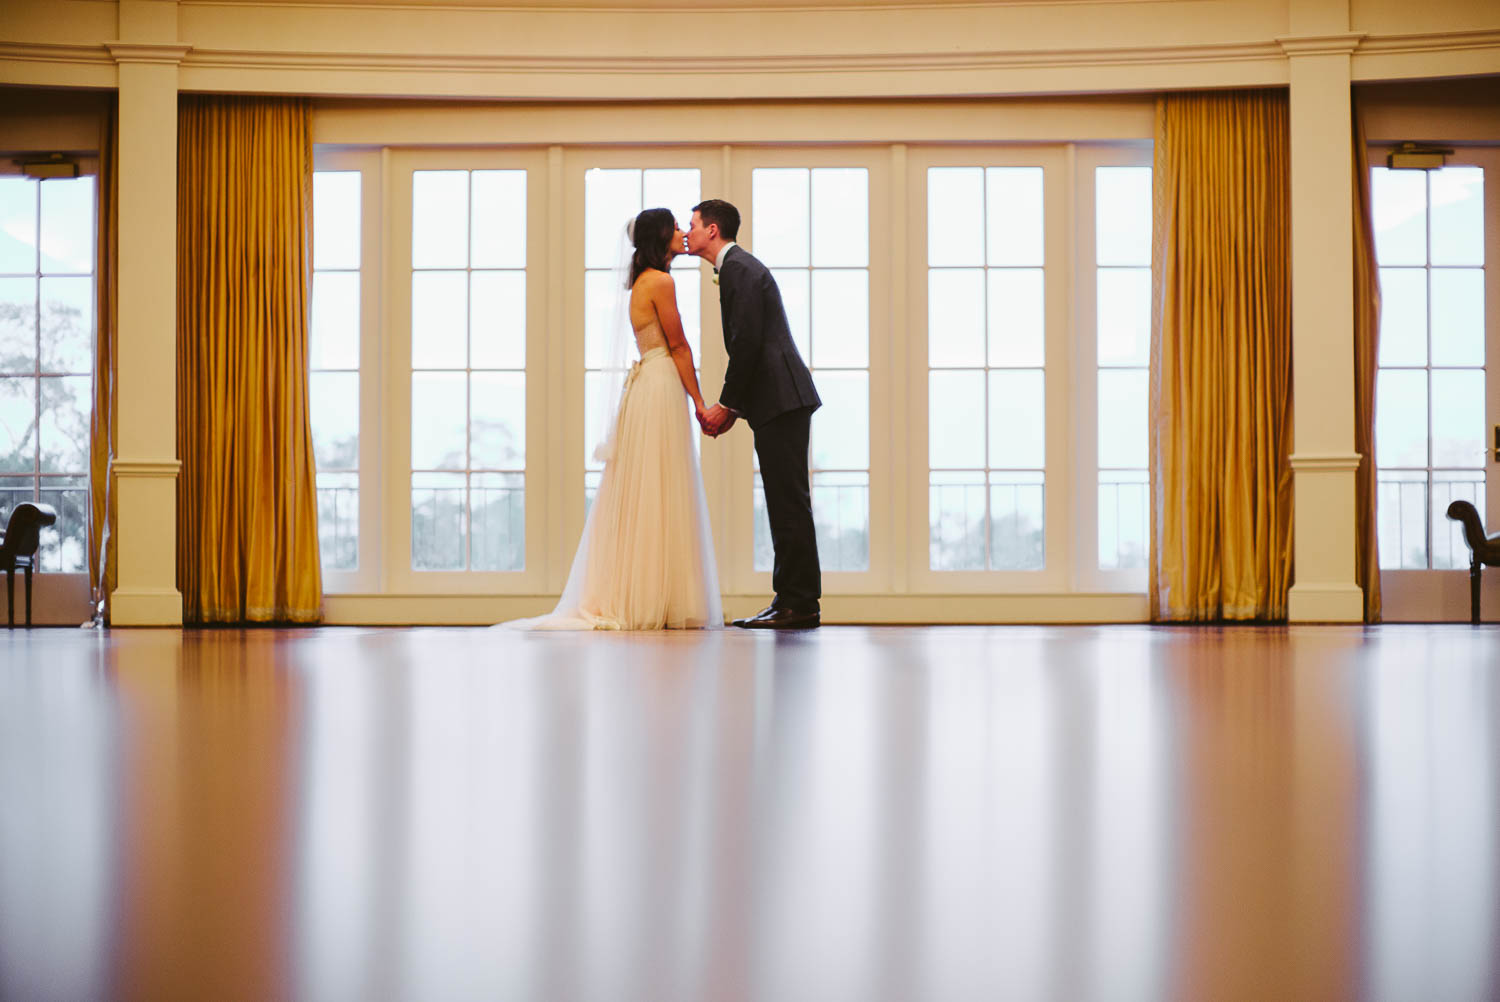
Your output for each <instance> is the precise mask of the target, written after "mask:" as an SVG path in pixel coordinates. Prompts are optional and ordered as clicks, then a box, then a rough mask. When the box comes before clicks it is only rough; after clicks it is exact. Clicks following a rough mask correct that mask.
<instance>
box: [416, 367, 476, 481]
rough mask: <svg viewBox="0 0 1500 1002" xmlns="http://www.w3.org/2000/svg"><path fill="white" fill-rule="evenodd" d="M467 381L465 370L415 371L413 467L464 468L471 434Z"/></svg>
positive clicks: (421, 468) (432, 468) (433, 468)
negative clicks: (466, 448)
mask: <svg viewBox="0 0 1500 1002" xmlns="http://www.w3.org/2000/svg"><path fill="white" fill-rule="evenodd" d="M466 381H467V377H466V376H465V375H464V373H462V372H414V373H412V374H411V465H412V469H414V470H462V469H463V468H464V466H465V459H466V450H465V444H466V440H467V438H468V435H467V428H466V427H465V418H467V416H468V400H467V393H466V392H465V389H466V388H465V385H464V384H465V382H466Z"/></svg>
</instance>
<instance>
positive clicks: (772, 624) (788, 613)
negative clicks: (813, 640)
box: [735, 607, 823, 630]
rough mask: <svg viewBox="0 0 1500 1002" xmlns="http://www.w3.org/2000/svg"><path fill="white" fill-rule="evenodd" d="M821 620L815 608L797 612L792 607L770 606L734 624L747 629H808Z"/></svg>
mask: <svg viewBox="0 0 1500 1002" xmlns="http://www.w3.org/2000/svg"><path fill="white" fill-rule="evenodd" d="M822 621H823V618H822V616H821V614H820V613H819V612H818V610H817V609H814V610H812V611H811V612H797V611H795V610H793V609H777V608H774V607H773V608H770V609H767V610H766V611H764V612H762V613H761V614H760V615H758V616H751V617H750V618H749V619H746V620H743V621H741V620H736V621H735V625H736V626H743V627H744V628H745V629H747V630H810V629H812V628H813V627H815V626H817V625H818V624H819V623H821V622H822Z"/></svg>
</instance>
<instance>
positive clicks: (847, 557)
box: [812, 473, 870, 571]
mask: <svg viewBox="0 0 1500 1002" xmlns="http://www.w3.org/2000/svg"><path fill="white" fill-rule="evenodd" d="M812 506H813V522H814V523H815V526H816V528H817V535H818V563H819V564H820V565H821V566H822V568H823V570H825V571H867V570H869V569H870V475H869V474H868V473H814V474H813V475H812Z"/></svg>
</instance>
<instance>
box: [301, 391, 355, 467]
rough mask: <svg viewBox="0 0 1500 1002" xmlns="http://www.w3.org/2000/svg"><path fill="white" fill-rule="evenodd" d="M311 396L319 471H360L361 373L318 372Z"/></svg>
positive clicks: (314, 452) (314, 439) (315, 452)
mask: <svg viewBox="0 0 1500 1002" xmlns="http://www.w3.org/2000/svg"><path fill="white" fill-rule="evenodd" d="M308 395H309V398H310V405H311V406H310V409H311V411H312V415H311V416H312V435H313V454H314V455H315V456H316V457H317V463H318V469H320V470H355V469H358V468H359V373H357V372H314V373H312V375H311V377H310V382H309V394H308Z"/></svg>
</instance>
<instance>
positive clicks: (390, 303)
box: [372, 148, 582, 595]
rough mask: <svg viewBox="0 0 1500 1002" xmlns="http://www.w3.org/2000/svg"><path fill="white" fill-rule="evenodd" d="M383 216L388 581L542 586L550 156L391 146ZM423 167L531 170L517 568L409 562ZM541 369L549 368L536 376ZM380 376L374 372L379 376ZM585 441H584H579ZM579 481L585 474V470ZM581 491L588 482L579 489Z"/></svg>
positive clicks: (463, 591)
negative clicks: (416, 217)
mask: <svg viewBox="0 0 1500 1002" xmlns="http://www.w3.org/2000/svg"><path fill="white" fill-rule="evenodd" d="M387 165H388V170H389V174H388V177H389V183H388V184H387V185H386V199H385V210H386V211H385V217H384V218H385V225H386V226H387V227H388V228H389V233H390V253H389V255H388V256H387V257H386V258H385V268H384V273H385V288H386V307H385V315H384V321H385V325H386V326H385V335H386V337H385V352H384V361H385V366H384V379H383V381H382V382H383V386H384V394H385V404H386V406H385V407H384V408H383V413H382V418H383V432H382V437H383V439H384V441H385V442H386V443H387V444H386V448H385V450H384V452H385V459H386V467H385V473H384V476H383V477H382V492H383V498H384V502H385V511H386V515H387V518H388V521H387V522H386V525H385V529H384V531H383V532H382V533H381V534H380V536H381V540H382V544H383V550H384V560H383V567H384V574H383V575H382V582H383V585H384V587H383V588H382V590H383V591H387V592H394V593H396V594H410V595H496V594H498V595H535V594H540V593H542V592H543V591H545V589H546V584H547V580H548V572H549V566H550V561H549V559H548V558H549V549H550V548H549V547H548V545H547V527H548V522H549V518H550V514H549V511H548V509H549V501H550V498H551V497H552V496H555V495H553V494H552V491H553V490H555V487H554V485H553V484H552V467H553V466H554V465H556V463H555V460H554V459H553V458H552V452H551V441H550V436H549V435H548V429H547V401H548V400H549V399H550V397H551V394H549V393H548V388H549V387H548V380H547V379H546V376H545V374H546V373H547V371H548V359H549V352H550V350H551V346H550V344H549V341H550V339H549V338H548V336H547V332H548V329H549V326H550V325H549V316H548V314H549V311H548V309H547V301H548V300H547V285H546V276H547V271H548V268H549V265H550V264H551V259H550V258H549V256H548V255H549V247H550V246H551V245H552V244H554V243H555V239H554V238H552V237H551V236H550V230H551V227H550V226H549V225H548V221H549V217H548V194H547V192H548V161H547V155H546V153H545V152H544V151H540V150H527V149H516V148H507V149H501V150H485V151H470V150H393V151H391V152H390V153H389V154H388V160H387ZM420 170H468V171H473V170H525V171H526V172H527V174H526V561H525V567H524V569H523V570H519V571H473V570H463V571H418V570H414V569H413V568H412V565H411V372H412V368H411V274H412V267H411V229H412V175H413V173H414V172H416V171H420ZM538 376H540V377H541V378H538ZM372 382H373V380H372ZM581 448H582V447H581V446H580V449H581ZM579 482H580V483H581V482H582V477H581V476H580V478H579ZM580 493H581V492H580Z"/></svg>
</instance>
